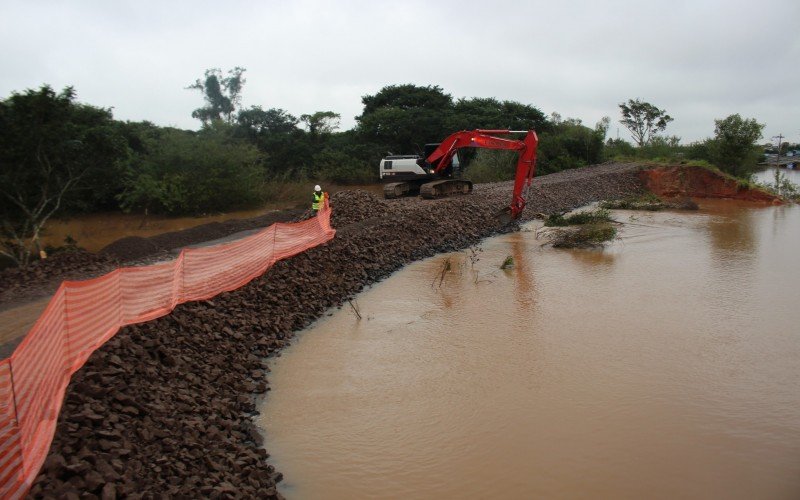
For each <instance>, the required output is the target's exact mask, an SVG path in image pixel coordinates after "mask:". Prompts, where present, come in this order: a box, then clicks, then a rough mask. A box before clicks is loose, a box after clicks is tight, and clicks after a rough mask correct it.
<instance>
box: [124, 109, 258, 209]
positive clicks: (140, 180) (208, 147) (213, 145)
mask: <svg viewBox="0 0 800 500" xmlns="http://www.w3.org/2000/svg"><path fill="white" fill-rule="evenodd" d="M142 142H143V144H144V151H143V153H141V154H138V155H137V157H136V158H135V160H134V161H133V162H132V164H131V167H130V169H129V172H128V174H127V176H126V190H125V191H124V192H123V193H122V194H121V195H120V197H119V198H120V204H121V206H122V207H123V209H125V210H134V209H135V210H145V211H149V212H156V213H167V214H201V213H209V212H219V211H224V210H231V209H236V208H244V207H247V206H252V205H254V204H256V203H258V202H259V201H260V193H261V187H262V184H263V180H264V173H263V170H262V168H261V163H262V161H263V155H262V153H260V152H259V151H258V149H256V147H255V146H253V145H251V144H248V143H246V142H244V141H242V140H241V139H236V138H233V137H232V130H231V127H230V126H229V125H226V124H224V123H217V124H215V125H212V126H209V127H205V128H203V130H201V131H200V132H191V131H185V130H178V129H171V128H154V129H151V130H149V131H147V132H146V134H145V137H143V138H142Z"/></svg>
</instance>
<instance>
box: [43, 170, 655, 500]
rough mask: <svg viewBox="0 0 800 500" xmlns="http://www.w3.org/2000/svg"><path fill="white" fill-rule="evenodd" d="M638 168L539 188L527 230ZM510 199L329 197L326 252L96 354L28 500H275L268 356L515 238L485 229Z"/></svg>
mask: <svg viewBox="0 0 800 500" xmlns="http://www.w3.org/2000/svg"><path fill="white" fill-rule="evenodd" d="M638 168H639V167H637V166H636V165H627V164H625V165H623V164H607V165H599V166H594V167H589V168H584V169H580V170H570V171H566V172H561V173H558V174H553V175H549V176H546V177H542V178H539V179H536V180H535V183H534V186H533V188H532V190H531V193H530V196H529V203H528V208H527V209H526V212H525V214H524V217H523V220H525V219H530V218H531V217H532V216H533V214H536V213H540V212H542V213H552V212H557V211H563V210H568V209H572V208H576V207H579V206H582V205H585V204H587V203H590V202H593V201H598V200H601V199H608V198H619V197H624V196H628V195H631V194H633V193H637V192H640V191H641V189H642V188H641V183H640V181H639V179H638V177H637V175H636V171H637V170H638ZM510 201H511V183H508V182H507V183H497V184H484V185H477V186H476V187H475V191H474V193H473V194H472V195H469V196H460V197H455V198H450V199H443V200H421V199H398V200H381V199H378V198H376V197H375V196H374V195H372V194H370V193H367V192H363V191H342V192H338V193H336V194H334V195H333V196H332V198H331V204H332V206H333V210H334V213H333V219H332V220H333V223H334V225H335V227H336V228H337V234H336V237H335V238H334V239H333V240H332V241H330V242H328V243H327V244H325V245H321V246H319V247H316V248H313V249H311V250H309V251H307V252H305V253H303V254H301V255H298V256H295V257H293V258H291V259H287V260H284V261H281V262H278V263H276V264H275V266H274V267H272V268H271V269H270V270H269V271H268V272H267V273H266V274H265V275H264V276H262V277H260V278H257V279H255V280H253V281H252V282H251V283H249V284H248V285H246V286H244V287H242V288H240V289H238V290H235V291H233V292H229V293H225V294H222V295H220V296H218V297H215V298H214V299H213V300H209V301H203V302H195V303H190V304H183V305H181V306H179V307H177V308H176V309H175V311H174V312H173V313H172V314H170V315H168V316H165V317H163V318H160V319H157V320H154V321H151V322H148V323H144V324H140V325H132V326H129V327H125V328H123V329H122V330H121V331H120V332H119V333H118V334H117V335H116V336H115V337H114V338H112V339H111V340H110V341H109V342H107V343H106V344H105V345H104V346H103V347H102V348H101V349H99V350H98V351H96V352H95V353H94V354H93V355H92V357H91V358H90V359H89V361H88V362H87V364H86V365H85V366H84V368H82V369H81V370H80V371H79V372H78V373H76V374H75V376H74V377H73V380H72V382H71V384H70V386H69V388H68V391H67V395H66V398H65V400H64V407H63V409H62V411H61V414H60V417H59V420H58V428H57V430H56V435H55V438H54V440H53V444H52V446H51V449H50V454H49V456H48V458H47V461H46V463H45V466H44V467H43V469H42V471H41V473H40V475H39V477H38V478H37V481H36V483H35V484H34V487H33V489H32V490H31V496H33V497H36V498H43V497H59V498H64V497H69V496H70V495H71V496H72V497H73V498H78V496H81V495H83V496H87V495H94V496H97V497H102V498H114V497H115V496H128V497H133V498H141V497H144V498H153V497H157V496H158V497H161V496H167V497H171V496H180V497H192V498H195V497H201V496H202V497H212V498H222V497H230V498H234V497H258V498H279V497H280V495H279V494H278V493H277V491H276V483H277V482H278V481H280V479H281V475H280V473H278V472H276V471H275V469H274V467H273V466H272V465H270V464H269V462H268V458H269V455H268V453H267V452H266V451H265V450H264V449H263V447H262V446H261V437H260V435H259V432H258V430H257V429H255V427H254V425H253V419H252V417H253V415H254V414H255V411H256V403H257V398H258V397H259V395H260V394H263V393H264V392H265V391H267V390H268V389H269V383H268V381H267V378H266V373H267V371H268V368H267V358H268V357H270V356H273V355H279V354H280V350H281V349H282V348H283V347H284V346H286V345H287V344H288V343H289V342H290V339H291V338H292V337H293V335H294V332H296V331H298V330H300V329H302V328H304V327H306V326H308V325H309V324H310V323H311V322H312V321H314V320H315V319H316V318H318V317H320V316H321V315H322V314H324V312H325V311H326V310H327V309H328V308H330V307H333V306H340V305H341V304H342V303H343V302H344V301H345V300H346V299H347V298H349V297H352V296H353V295H355V294H356V293H358V292H359V291H360V290H361V289H363V288H364V287H365V286H366V285H368V284H371V283H374V282H376V281H379V280H382V279H384V278H386V277H387V276H389V275H390V274H392V273H393V272H394V271H396V270H397V269H399V268H400V267H402V266H403V265H405V264H407V263H409V262H412V261H415V260H418V259H421V258H424V257H428V256H432V255H435V254H436V253H440V252H445V251H452V250H458V249H462V248H465V247H468V246H470V245H472V244H475V243H477V242H479V241H480V240H481V239H483V238H486V237H488V236H491V235H493V234H497V233H501V232H507V231H512V230H514V229H515V228H516V227H517V226H516V225H515V224H512V225H510V226H503V225H501V224H500V223H499V222H498V221H497V219H496V218H495V217H494V215H495V214H496V213H497V212H498V211H499V210H500V209H502V208H503V207H504V206H506V205H508V203H510ZM87 497H88V496H87Z"/></svg>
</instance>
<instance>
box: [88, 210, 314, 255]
mask: <svg viewBox="0 0 800 500" xmlns="http://www.w3.org/2000/svg"><path fill="white" fill-rule="evenodd" d="M302 213H303V210H297V209H292V210H280V211H273V212H268V213H266V214H264V215H260V216H258V217H253V218H251V219H231V220H227V221H224V222H209V223H208V224H202V225H199V226H195V227H192V228H189V229H184V230H182V231H172V232H169V233H163V234H159V235H156V236H151V237H149V238H140V237H127V238H122V239H120V240H117V241H115V242H114V243H111V244H110V245H108V246H106V247H105V248H103V249H102V250H100V252H98V253H99V254H100V255H105V256H109V257H112V258H114V259H117V260H119V261H120V262H130V261H134V260H139V259H143V258H145V257H149V256H152V255H156V254H160V253H166V252H170V251H173V250H176V249H179V248H183V247H185V246H188V245H194V244H196V243H202V242H204V241H211V240H216V239H218V238H224V237H226V236H230V235H231V234H235V233H238V232H241V231H247V230H250V229H257V228H262V227H267V226H270V225H272V224H274V223H275V222H290V221H292V220H295V219H296V218H297V216H298V215H300V214H302Z"/></svg>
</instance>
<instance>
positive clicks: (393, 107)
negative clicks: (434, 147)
mask: <svg viewBox="0 0 800 500" xmlns="http://www.w3.org/2000/svg"><path fill="white" fill-rule="evenodd" d="M361 101H362V102H363V103H364V111H363V112H362V114H361V116H357V117H356V121H357V122H358V130H359V132H361V133H362V134H363V136H364V138H365V139H366V140H368V141H370V142H374V143H377V144H381V145H383V146H384V148H385V150H388V151H391V152H393V153H395V154H403V153H404V154H408V153H414V152H417V151H418V150H420V149H421V147H422V145H424V144H425V143H428V142H436V141H439V140H441V139H443V138H444V137H445V136H446V135H447V133H448V132H449V129H448V126H447V123H448V121H449V120H448V119H449V117H450V115H451V114H452V112H453V109H452V108H453V98H452V97H451V96H450V94H445V93H444V91H443V90H442V88H441V87H439V86H438V85H433V86H431V85H428V86H425V87H421V86H417V85H412V84H406V85H389V86H388V87H384V88H382V89H381V90H380V91H379V92H378V93H377V94H375V95H366V96H364V97H362V99H361Z"/></svg>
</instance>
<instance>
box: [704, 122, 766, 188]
mask: <svg viewBox="0 0 800 500" xmlns="http://www.w3.org/2000/svg"><path fill="white" fill-rule="evenodd" d="M714 123H715V129H714V136H715V137H714V139H713V141H711V144H710V148H709V149H710V154H711V158H712V161H713V162H714V164H715V165H717V166H718V167H719V168H721V169H722V170H725V171H727V172H729V173H731V174H733V175H735V176H746V175H747V174H749V173H750V172H752V170H753V169H754V168H755V166H756V163H757V161H758V157H759V155H760V153H761V152H760V149H759V147H758V146H757V145H756V141H758V140H759V139H760V138H761V132H762V131H763V130H764V125H763V124H761V123H758V122H757V121H756V120H755V119H754V118H749V119H744V118H742V117H741V116H740V115H739V114H738V113H737V114H734V115H730V116H728V117H727V118H724V119H722V120H714Z"/></svg>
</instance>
